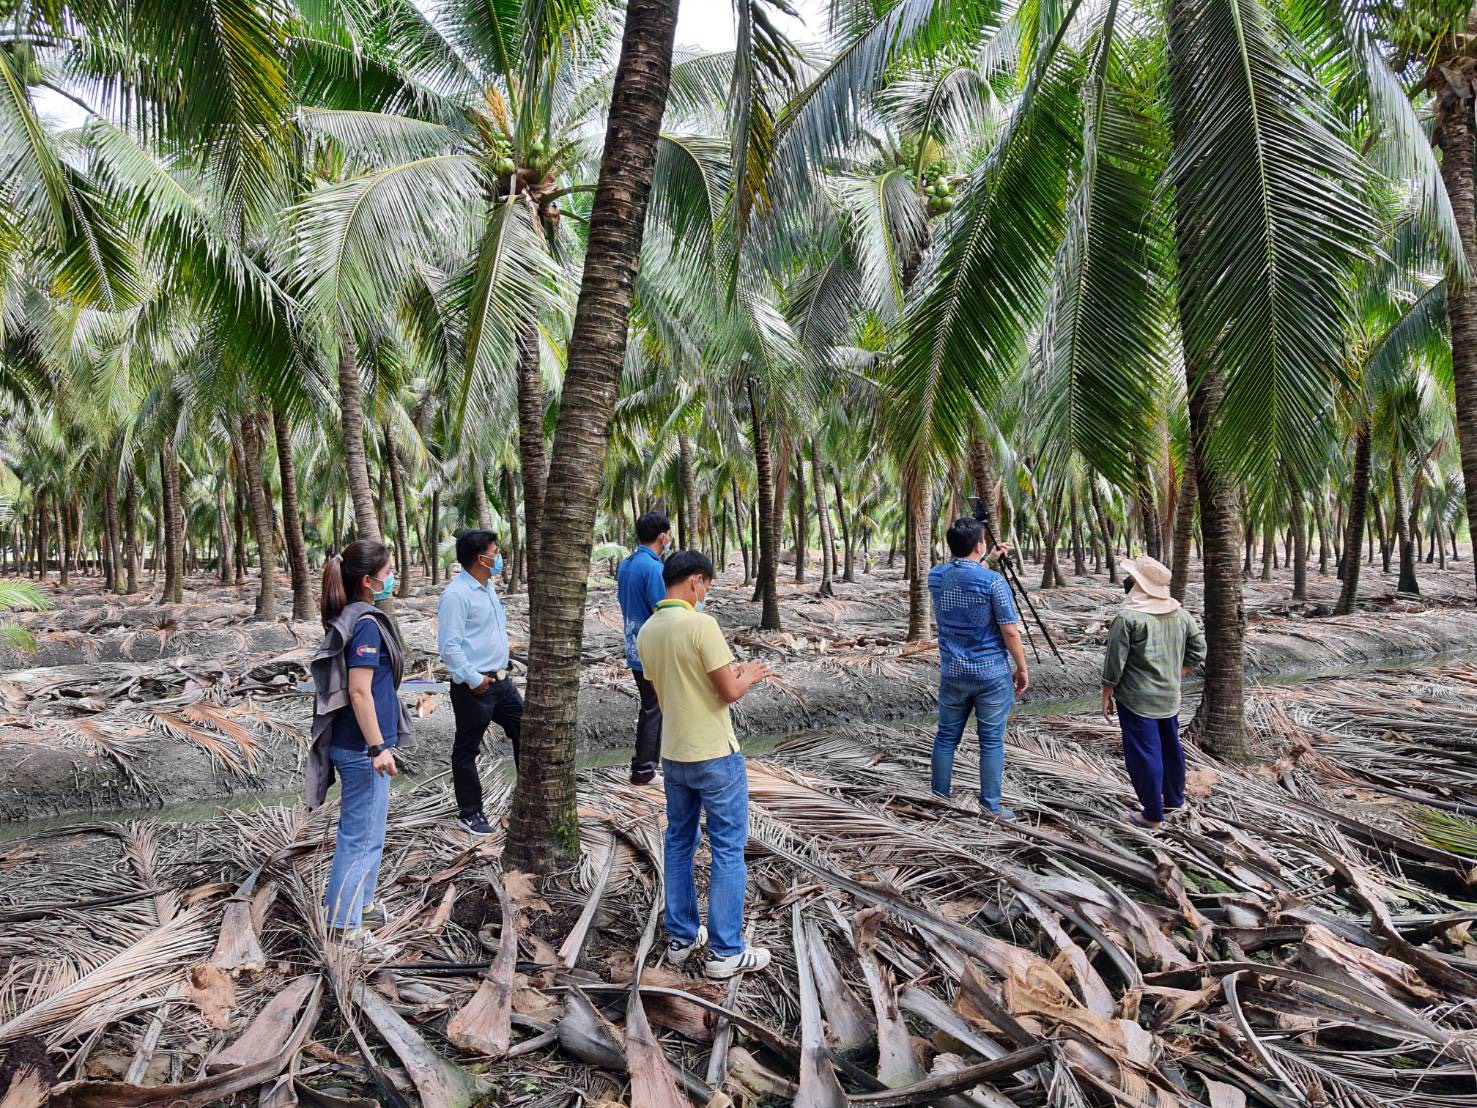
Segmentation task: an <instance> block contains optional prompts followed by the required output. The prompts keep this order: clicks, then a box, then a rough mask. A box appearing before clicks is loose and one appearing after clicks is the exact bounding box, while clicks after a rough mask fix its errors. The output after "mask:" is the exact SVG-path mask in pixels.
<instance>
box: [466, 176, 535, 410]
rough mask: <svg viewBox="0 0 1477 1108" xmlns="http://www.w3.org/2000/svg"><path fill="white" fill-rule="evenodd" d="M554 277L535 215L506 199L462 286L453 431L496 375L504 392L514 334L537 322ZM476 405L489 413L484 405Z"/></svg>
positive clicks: (493, 217)
mask: <svg viewBox="0 0 1477 1108" xmlns="http://www.w3.org/2000/svg"><path fill="white" fill-rule="evenodd" d="M558 277H559V272H558V270H557V268H556V267H555V266H554V264H553V260H552V259H551V258H550V257H549V255H548V252H547V250H546V249H545V246H544V239H543V236H542V235H541V234H540V233H539V230H538V227H537V226H536V217H535V216H534V215H533V213H532V211H531V210H530V208H529V207H528V205H527V204H526V203H524V202H523V201H521V200H519V198H518V197H516V196H509V197H508V198H507V199H506V200H504V201H503V202H502V203H501V204H499V205H498V206H497V208H496V209H494V212H493V215H492V218H491V220H490V221H489V223H488V226H487V230H486V233H485V234H484V235H483V238H482V242H481V244H480V246H479V247H478V252H477V263H476V268H475V269H474V270H473V271H472V273H471V275H470V280H469V281H468V282H466V284H465V294H464V303H465V309H464V312H465V318H466V324H465V334H466V362H465V366H464V374H463V377H462V381H461V385H460V389H459V390H458V399H457V402H456V406H455V409H454V412H455V416H454V422H455V427H456V429H457V433H460V426H461V422H462V420H463V419H464V418H465V417H466V414H467V408H468V398H469V397H470V396H472V395H473V394H474V392H475V393H476V394H477V395H479V396H483V397H485V396H487V395H488V394H489V390H491V389H492V388H493V387H494V385H495V383H496V381H497V378H498V377H500V376H501V377H502V378H503V379H504V380H503V383H502V387H503V390H504V391H506V385H507V382H508V380H510V379H511V377H512V374H511V372H510V368H511V366H512V364H513V358H514V356H515V352H516V344H517V339H518V334H519V332H520V330H522V329H523V328H525V327H527V326H529V325H530V324H536V323H537V321H538V318H539V314H540V312H541V311H542V309H543V308H544V307H545V306H546V305H547V304H549V303H550V302H551V296H550V291H549V290H550V286H551V285H552V284H553V283H554V282H556V281H557V280H558ZM454 295H455V294H454ZM458 299H461V298H460V297H458ZM476 407H477V410H478V411H479V412H486V411H487V410H488V407H487V405H486V404H479V405H477V406H476Z"/></svg>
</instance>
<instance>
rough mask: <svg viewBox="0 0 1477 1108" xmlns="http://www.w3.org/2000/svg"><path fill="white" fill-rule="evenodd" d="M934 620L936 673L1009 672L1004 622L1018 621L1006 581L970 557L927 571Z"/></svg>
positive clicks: (983, 674) (994, 674) (987, 674)
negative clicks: (1002, 627)
mask: <svg viewBox="0 0 1477 1108" xmlns="http://www.w3.org/2000/svg"><path fill="white" fill-rule="evenodd" d="M928 592H929V594H930V595H931V596H932V597H933V620H934V623H936V624H937V625H938V632H939V661H940V672H941V673H942V675H943V676H945V677H966V676H968V677H999V676H1001V675H1002V674H1008V673H1010V653H1009V652H1008V651H1007V650H1006V649H1005V640H1004V639H1003V638H1002V637H1001V635H1000V625H1001V624H1002V623H1019V622H1020V621H1021V617H1020V613H1018V612H1017V611H1016V610H1015V600H1014V598H1013V597H1012V596H1011V595H1010V585H1009V584H1008V583H1007V582H1006V580H1005V578H1004V577H1002V576H1001V575H1000V574H998V573H996V572H995V571H994V570H993V569H987V568H986V567H985V566H984V565H982V564H981V563H979V562H976V561H975V560H974V559H973V558H955V559H954V560H953V561H950V562H945V563H944V564H943V565H937V566H934V567H933V568H932V569H931V570H929V571H928Z"/></svg>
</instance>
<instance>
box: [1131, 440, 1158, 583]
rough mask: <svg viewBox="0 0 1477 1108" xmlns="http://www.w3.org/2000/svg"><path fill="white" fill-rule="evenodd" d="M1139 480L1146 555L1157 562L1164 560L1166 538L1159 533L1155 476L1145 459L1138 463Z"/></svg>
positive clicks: (1139, 501) (1140, 508) (1137, 496)
mask: <svg viewBox="0 0 1477 1108" xmlns="http://www.w3.org/2000/svg"><path fill="white" fill-rule="evenodd" d="M1137 469H1138V478H1137V488H1136V491H1135V498H1136V500H1137V501H1138V509H1139V526H1140V527H1142V528H1143V532H1144V553H1145V554H1147V555H1148V556H1149V557H1151V558H1154V559H1156V560H1157V561H1161V562H1162V561H1163V560H1164V536H1163V535H1162V534H1160V532H1159V513H1158V511H1157V510H1155V507H1154V483H1153V475H1152V474H1151V473H1150V472H1149V465H1148V463H1147V462H1146V461H1144V459H1143V458H1139V459H1138V462H1137Z"/></svg>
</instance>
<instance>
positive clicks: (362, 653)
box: [354, 642, 380, 658]
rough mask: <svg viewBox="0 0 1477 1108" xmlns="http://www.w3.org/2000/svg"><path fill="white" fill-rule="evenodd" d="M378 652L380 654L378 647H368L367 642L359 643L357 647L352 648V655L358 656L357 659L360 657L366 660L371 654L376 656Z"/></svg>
mask: <svg viewBox="0 0 1477 1108" xmlns="http://www.w3.org/2000/svg"><path fill="white" fill-rule="evenodd" d="M379 652H380V648H379V647H377V646H370V645H369V644H368V643H367V642H366V643H360V644H359V645H358V646H356V647H355V648H354V653H355V654H357V655H359V657H361V658H367V657H369V656H370V655H371V654H378V653H379Z"/></svg>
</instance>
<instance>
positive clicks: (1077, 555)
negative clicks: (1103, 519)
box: [1069, 481, 1087, 577]
mask: <svg viewBox="0 0 1477 1108" xmlns="http://www.w3.org/2000/svg"><path fill="white" fill-rule="evenodd" d="M1069 504H1070V506H1071V514H1070V518H1071V523H1072V576H1074V577H1086V576H1087V559H1086V557H1085V554H1084V551H1083V548H1082V513H1081V510H1080V508H1079V506H1078V502H1077V483H1076V482H1075V481H1074V482H1073V483H1072V493H1071V497H1070V498H1069Z"/></svg>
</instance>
